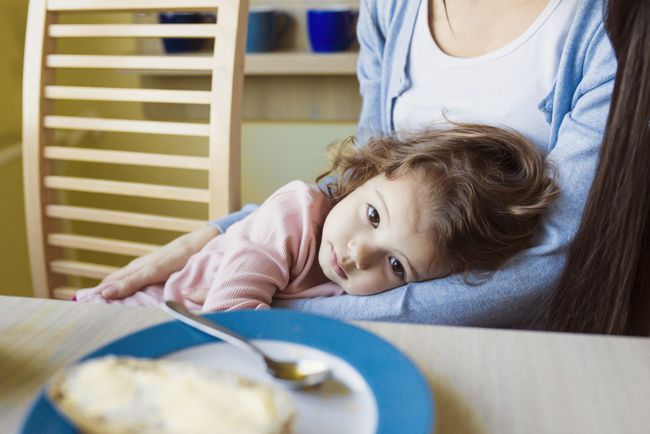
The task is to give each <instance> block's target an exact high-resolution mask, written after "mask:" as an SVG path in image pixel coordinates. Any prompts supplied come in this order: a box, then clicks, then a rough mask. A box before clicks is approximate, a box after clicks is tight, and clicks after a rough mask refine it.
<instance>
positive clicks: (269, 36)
mask: <svg viewBox="0 0 650 434" xmlns="http://www.w3.org/2000/svg"><path fill="white" fill-rule="evenodd" d="M290 23H291V18H290V17H289V14H287V13H284V12H279V11H276V10H274V9H270V8H259V9H251V10H250V11H248V30H247V32H246V52H247V53H264V52H267V51H271V50H273V49H274V48H275V46H276V45H277V43H278V41H279V40H280V39H282V37H283V36H284V34H285V33H286V32H287V30H288V29H289V25H290Z"/></svg>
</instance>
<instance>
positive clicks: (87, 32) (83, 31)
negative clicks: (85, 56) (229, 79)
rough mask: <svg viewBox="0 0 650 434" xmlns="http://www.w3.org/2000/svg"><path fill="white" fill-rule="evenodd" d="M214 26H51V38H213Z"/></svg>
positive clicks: (215, 27) (215, 28)
mask: <svg viewBox="0 0 650 434" xmlns="http://www.w3.org/2000/svg"><path fill="white" fill-rule="evenodd" d="M216 30H217V26H216V24H173V25H170V24H52V25H50V27H49V29H48V31H49V35H50V36H51V37H53V38H89V37H91V38H125V37H134V38H214V35H215V33H216Z"/></svg>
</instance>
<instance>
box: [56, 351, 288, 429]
mask: <svg viewBox="0 0 650 434" xmlns="http://www.w3.org/2000/svg"><path fill="white" fill-rule="evenodd" d="M48 395H49V397H50V399H51V400H52V402H53V403H54V404H55V405H56V407H57V408H58V409H59V410H60V411H61V412H62V413H63V414H65V415H66V416H67V417H68V418H69V419H70V420H71V421H72V422H73V423H74V424H75V425H76V426H78V427H79V428H80V429H81V431H83V432H87V433H143V434H146V433H160V434H162V433H179V434H180V433H182V434H193V433H195V434H200V433H222V434H226V433H227V434H231V433H232V434H262V433H264V434H290V433H291V432H292V431H293V421H294V418H295V409H294V405H293V402H292V400H291V396H290V395H289V394H288V393H287V392H286V391H284V390H281V389H278V388H275V387H270V386H267V385H262V384H259V383H256V382H253V381H251V380H248V379H245V378H242V377H239V376H237V375H234V374H230V373H225V372H216V371H212V370H208V369H205V368H199V367H196V366H194V365H191V364H188V363H180V362H171V361H165V360H149V359H135V358H126V357H114V356H107V357H103V358H98V359H92V360H88V361H86V362H82V363H80V364H77V365H74V366H72V367H70V368H67V369H66V370H65V371H64V372H62V373H61V374H60V375H59V376H57V378H55V379H54V381H53V382H52V383H51V385H50V387H49V390H48Z"/></svg>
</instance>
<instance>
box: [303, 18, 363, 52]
mask: <svg viewBox="0 0 650 434" xmlns="http://www.w3.org/2000/svg"><path fill="white" fill-rule="evenodd" d="M355 20H356V12H355V11H353V10H352V9H348V8H328V9H309V10H308V11H307V28H308V32H309V42H310V43H311V49H312V50H313V51H314V52H316V53H332V52H336V51H345V50H347V49H348V48H350V46H351V45H352V43H353V42H354V41H355V39H356V32H355V26H354V23H355Z"/></svg>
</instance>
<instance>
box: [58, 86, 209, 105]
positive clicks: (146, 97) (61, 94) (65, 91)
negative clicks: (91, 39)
mask: <svg viewBox="0 0 650 434" xmlns="http://www.w3.org/2000/svg"><path fill="white" fill-rule="evenodd" d="M45 97H46V98H49V99H73V100H87V101H126V102H156V103H171V104H210V98H211V97H212V94H211V92H210V91H206V90H170V89H129V88H119V87H89V86H46V87H45Z"/></svg>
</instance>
